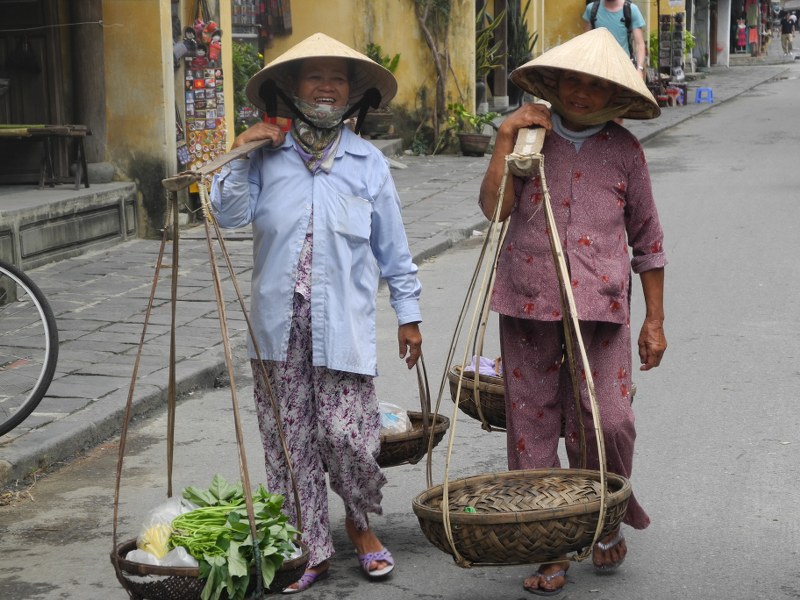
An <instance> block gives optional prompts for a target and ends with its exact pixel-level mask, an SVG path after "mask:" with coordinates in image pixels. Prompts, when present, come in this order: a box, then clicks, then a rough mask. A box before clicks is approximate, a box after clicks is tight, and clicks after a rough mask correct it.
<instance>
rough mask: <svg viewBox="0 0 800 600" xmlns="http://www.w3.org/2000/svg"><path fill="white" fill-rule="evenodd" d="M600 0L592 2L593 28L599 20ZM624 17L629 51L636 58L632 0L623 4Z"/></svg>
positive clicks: (590, 17)
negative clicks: (634, 52)
mask: <svg viewBox="0 0 800 600" xmlns="http://www.w3.org/2000/svg"><path fill="white" fill-rule="evenodd" d="M589 1H590V2H591V0H589ZM600 2H602V0H594V2H592V12H591V14H590V15H589V22H590V23H591V24H592V29H594V28H595V23H596V22H597V11H598V10H600ZM587 4H588V3H587ZM622 19H623V20H624V21H625V29H627V30H628V52H629V53H630V55H631V60H635V57H634V54H633V28H632V27H631V25H632V23H633V17H631V2H630V0H625V3H624V4H623V5H622Z"/></svg>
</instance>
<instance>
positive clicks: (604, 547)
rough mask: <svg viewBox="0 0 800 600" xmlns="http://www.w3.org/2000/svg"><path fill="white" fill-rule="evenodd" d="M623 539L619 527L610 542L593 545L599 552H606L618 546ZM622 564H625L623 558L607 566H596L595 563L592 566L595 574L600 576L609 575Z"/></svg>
mask: <svg viewBox="0 0 800 600" xmlns="http://www.w3.org/2000/svg"><path fill="white" fill-rule="evenodd" d="M624 539H625V536H624V535H622V528H621V527H620V528H619V529H618V530H617V535H615V536H614V538H613V539H612V540H609V541H608V542H602V541H601V542H597V543H596V544H595V546H596V547H597V548H599V549H600V551H601V552H608V551H609V550H611V549H612V548H615V547H616V546H618V545H619V543H620V542H621V541H623V540H624ZM625 554H627V551H626V553H625ZM624 562H625V556H623V557H622V558H620V559H619V560H618V561H616V562H612V563H610V564H607V565H598V564H597V563H594V562H593V563H592V564H594V570H595V573H598V574H601V575H611V574H612V573H614V572H615V571H616V570H617V568H618V567H619V566H620V565H621V564H622V563H624Z"/></svg>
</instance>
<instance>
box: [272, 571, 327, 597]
mask: <svg viewBox="0 0 800 600" xmlns="http://www.w3.org/2000/svg"><path fill="white" fill-rule="evenodd" d="M328 571H329V569H325V570H324V571H322V572H321V573H315V572H314V571H306V572H305V573H303V576H302V577H301V578H300V579H298V580H297V581H295V582H294V583H293V584H291V585H294V584H295V583H296V584H297V587H296V588H295V587H291V586H287V587H285V588H283V590H282V591H281V593H282V594H296V593H298V592H302V591H305V590H307V589H308V588H310V587H311V586H312V585H314V584H315V583H316V582H317V581H319V580H320V579H325V578H326V577H327V576H328Z"/></svg>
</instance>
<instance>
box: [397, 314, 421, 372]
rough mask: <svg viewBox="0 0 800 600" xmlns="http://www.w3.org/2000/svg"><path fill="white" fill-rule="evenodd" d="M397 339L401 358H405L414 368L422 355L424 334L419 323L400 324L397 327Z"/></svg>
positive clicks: (409, 366) (409, 365) (411, 367)
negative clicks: (420, 330)
mask: <svg viewBox="0 0 800 600" xmlns="http://www.w3.org/2000/svg"><path fill="white" fill-rule="evenodd" d="M397 341H398V343H399V345H400V358H405V359H406V364H407V365H408V368H409V369H413V368H414V365H416V364H417V361H418V360H419V357H420V356H422V334H421V333H420V332H419V324H418V323H406V324H405V325H400V327H398V328H397ZM406 353H408V357H406Z"/></svg>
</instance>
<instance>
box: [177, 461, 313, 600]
mask: <svg viewBox="0 0 800 600" xmlns="http://www.w3.org/2000/svg"><path fill="white" fill-rule="evenodd" d="M183 497H184V498H185V499H186V500H188V501H189V502H192V503H193V504H195V505H196V506H197V507H198V508H196V509H195V510H192V511H190V512H188V513H185V514H182V515H180V516H178V517H176V518H175V519H174V520H173V521H172V529H173V532H172V535H171V536H170V541H169V543H170V547H171V548H175V547H177V546H183V547H184V548H186V551H187V552H188V553H189V554H191V555H192V556H194V557H195V558H196V559H197V561H198V562H199V563H200V567H199V568H200V577H202V578H205V579H206V585H205V587H204V588H203V592H202V595H201V598H202V600H219V599H220V597H222V593H223V591H224V592H225V593H226V595H227V598H228V599H229V600H243V599H244V597H245V595H246V592H247V588H248V585H250V572H251V569H253V568H254V566H255V561H254V553H253V540H252V536H251V532H250V522H249V520H248V516H247V507H246V505H245V501H244V492H243V489H242V484H241V483H238V484H236V485H231V484H229V483H228V482H227V481H225V479H224V478H222V477H221V476H220V475H215V476H214V479H213V480H212V481H211V486H210V487H209V488H208V489H199V488H195V487H187V488H186V489H184V490H183ZM282 506H283V496H281V495H279V494H270V493H269V492H267V490H266V489H264V486H263V485H259V486H258V489H256V491H255V493H254V494H253V512H254V514H255V521H256V531H257V538H258V539H257V543H258V548H259V552H260V555H261V562H260V566H261V575H262V578H263V581H264V587H265V588H267V587H269V585H270V584H271V583H272V580H273V579H274V577H275V573H276V572H277V571H278V569H279V568H280V567H281V565H282V564H283V560H284V557H287V556H290V555H291V554H292V553H293V552H294V550H295V546H294V544H293V543H292V540H293V539H294V538H295V536H296V535H297V534H298V533H299V532H298V531H297V529H295V528H294V527H292V526H291V525H289V523H288V521H287V518H286V515H284V514H283V513H281V507H282Z"/></svg>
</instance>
